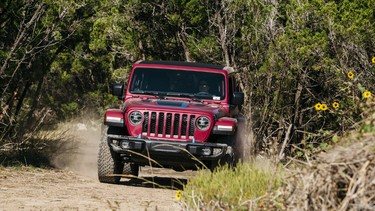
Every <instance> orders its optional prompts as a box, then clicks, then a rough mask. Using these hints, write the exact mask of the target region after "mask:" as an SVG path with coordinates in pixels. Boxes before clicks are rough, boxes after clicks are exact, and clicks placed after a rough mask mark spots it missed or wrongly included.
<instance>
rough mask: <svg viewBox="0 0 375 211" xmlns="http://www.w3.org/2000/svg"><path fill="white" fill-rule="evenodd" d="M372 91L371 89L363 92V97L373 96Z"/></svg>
mask: <svg viewBox="0 0 375 211" xmlns="http://www.w3.org/2000/svg"><path fill="white" fill-rule="evenodd" d="M371 95H372V93H371V92H370V91H365V92H363V98H369V97H371Z"/></svg>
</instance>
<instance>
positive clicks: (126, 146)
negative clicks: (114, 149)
mask: <svg viewBox="0 0 375 211" xmlns="http://www.w3.org/2000/svg"><path fill="white" fill-rule="evenodd" d="M121 147H122V148H123V149H129V148H130V143H129V141H122V142H121Z"/></svg>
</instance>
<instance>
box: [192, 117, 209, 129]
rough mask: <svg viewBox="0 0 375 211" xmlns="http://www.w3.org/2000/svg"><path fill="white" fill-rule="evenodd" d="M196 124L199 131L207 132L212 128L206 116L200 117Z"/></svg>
mask: <svg viewBox="0 0 375 211" xmlns="http://www.w3.org/2000/svg"><path fill="white" fill-rule="evenodd" d="M195 124H196V126H197V128H198V129H199V130H207V129H208V128H209V127H210V120H209V119H208V118H207V117H205V116H200V117H198V118H197V121H196V123H195Z"/></svg>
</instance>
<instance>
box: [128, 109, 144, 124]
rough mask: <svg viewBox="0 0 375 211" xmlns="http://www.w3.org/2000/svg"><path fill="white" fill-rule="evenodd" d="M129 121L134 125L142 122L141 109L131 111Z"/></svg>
mask: <svg viewBox="0 0 375 211" xmlns="http://www.w3.org/2000/svg"><path fill="white" fill-rule="evenodd" d="M129 122H130V124H132V125H139V124H140V123H141V122H142V113H141V112H139V111H132V112H130V114H129Z"/></svg>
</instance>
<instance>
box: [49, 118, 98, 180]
mask: <svg viewBox="0 0 375 211" xmlns="http://www.w3.org/2000/svg"><path fill="white" fill-rule="evenodd" d="M100 128H101V122H100V121H93V120H89V121H84V120H80V121H72V122H68V123H61V124H60V125H59V127H58V130H63V131H66V134H67V136H66V137H67V138H66V139H67V140H65V141H66V142H67V143H66V144H65V146H64V147H62V148H61V149H60V150H59V151H58V153H57V154H56V155H55V156H54V157H53V158H52V161H51V162H52V164H53V165H54V166H55V167H56V168H59V169H64V170H70V171H73V172H76V173H77V174H80V175H82V176H88V177H91V178H97V155H98V151H99V143H100V137H101V129H100Z"/></svg>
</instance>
